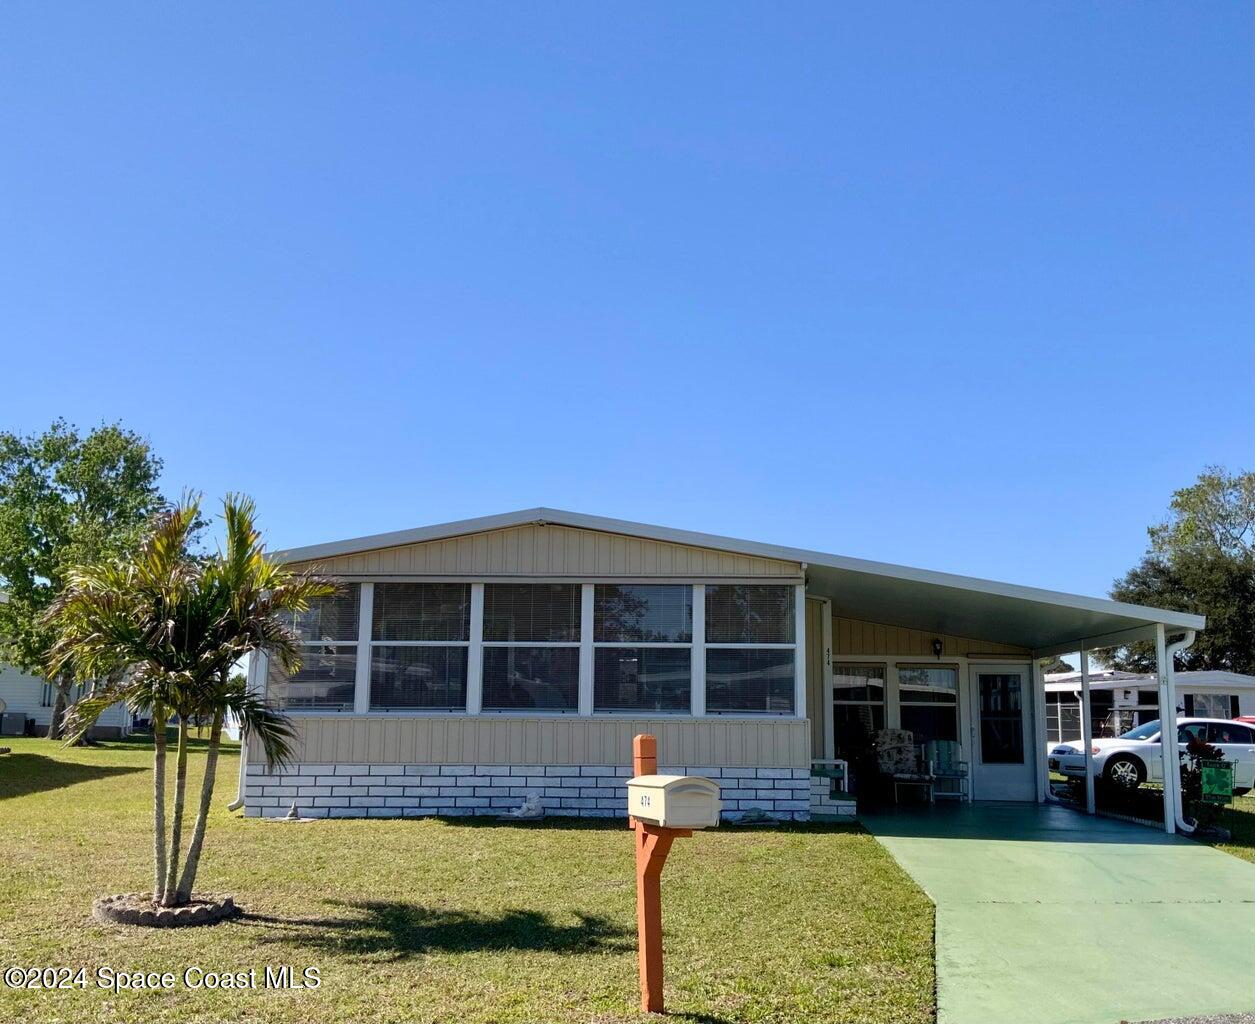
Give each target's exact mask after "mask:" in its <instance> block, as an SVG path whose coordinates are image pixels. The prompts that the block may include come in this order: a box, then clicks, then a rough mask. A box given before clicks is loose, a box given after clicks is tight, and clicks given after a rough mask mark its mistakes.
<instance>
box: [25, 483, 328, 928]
mask: <svg viewBox="0 0 1255 1024" xmlns="http://www.w3.org/2000/svg"><path fill="white" fill-rule="evenodd" d="M223 519H224V523H225V532H226V537H225V543H224V546H223V547H222V548H221V549H219V550H218V551H217V552H215V553H214V554H212V555H200V554H196V553H195V552H194V551H193V541H194V538H195V533H196V531H197V528H198V525H199V524H200V521H201V520H200V499H199V498H198V497H187V498H185V499H184V500H183V502H182V503H180V504H179V505H178V506H176V507H175V508H172V509H170V510H169V511H168V512H166V513H164V514H162V515H161V516H160V518H159V519H158V520H157V521H156V523H155V525H154V528H153V530H152V532H151V533H150V534H149V536H148V537H147V538H146V540H145V542H144V544H143V545H142V547H141V548H140V550H139V551H138V552H137V553H136V554H135V555H134V556H133V557H131V558H128V559H125V560H122V561H115V562H109V563H105V564H102V565H95V566H84V567H81V568H78V569H76V570H73V571H72V572H71V573H70V574H69V576H68V582H67V585H66V587H65V589H64V591H63V592H62V595H61V597H60V598H59V599H58V600H57V601H56V603H55V604H54V605H53V606H52V608H50V609H49V613H48V616H49V621H50V622H52V623H53V625H54V626H55V627H56V629H57V634H58V638H57V641H56V643H55V645H54V646H53V651H52V660H51V664H50V666H49V668H50V670H51V671H57V670H59V669H60V668H61V667H62V666H65V665H68V664H71V663H73V665H74V666H75V668H76V669H77V671H79V672H81V673H83V674H85V675H89V676H90V675H95V676H97V677H103V676H106V675H107V674H108V673H109V672H112V673H113V676H112V677H111V679H109V680H107V681H106V682H105V683H104V684H102V685H101V686H100V687H98V688H97V689H95V690H94V691H93V692H92V693H91V695H90V696H88V697H87V698H85V699H83V700H81V701H79V702H78V704H77V705H76V706H75V708H74V711H73V713H72V716H71V718H70V725H69V733H70V737H71V739H73V738H76V737H78V736H81V735H83V734H84V733H85V732H86V731H87V729H89V728H90V727H91V725H92V723H93V722H95V720H96V719H97V718H98V717H99V716H100V714H101V712H103V711H104V709H105V708H107V707H109V706H110V705H111V704H114V703H117V702H118V701H124V702H126V703H127V704H128V705H130V706H131V707H132V708H133V709H134V710H136V711H139V712H146V713H148V714H150V715H151V717H152V722H153V740H154V756H153V902H154V903H159V904H161V905H162V906H166V907H173V906H181V905H183V904H186V903H187V902H189V900H190V899H191V895H192V888H193V885H194V884H195V881H196V872H197V869H198V868H199V865H200V855H201V850H202V847H203V845H204V837H205V826H206V824H207V822H208V818H209V808H210V802H211V800H212V797H213V787H214V780H215V777H216V773H217V766H218V754H219V750H220V748H221V744H222V729H223V725H224V723H225V722H226V719H227V718H228V716H234V717H235V718H236V719H237V720H238V721H239V722H240V724H241V727H242V731H243V735H244V736H245V737H246V738H247V739H250V740H256V741H258V742H259V743H260V744H261V748H262V751H263V753H264V755H265V759H266V763H267V764H268V765H271V766H273V765H275V764H281V763H283V762H284V761H286V760H288V759H289V758H290V756H291V753H292V739H293V730H292V725H291V722H290V720H289V719H288V718H287V716H286V715H284V714H283V713H282V712H280V711H278V710H276V709H275V708H272V707H270V706H269V705H268V704H266V702H265V701H264V700H262V699H261V698H259V697H258V696H256V695H255V694H252V693H250V692H249V691H248V688H247V686H246V685H245V684H244V680H243V677H242V676H239V675H237V674H234V672H233V670H234V668H235V666H236V664H237V663H238V662H239V660H240V659H241V658H243V657H244V656H246V655H249V654H252V653H254V652H259V651H261V652H265V653H267V654H268V655H269V656H270V657H271V658H273V659H274V660H275V661H277V662H278V663H279V664H280V665H281V666H283V667H284V668H285V669H287V670H288V671H296V670H297V669H298V668H299V667H300V657H299V654H298V647H297V643H298V638H297V636H296V634H295V632H294V631H293V629H292V626H291V617H292V615H293V614H295V613H297V612H301V611H304V610H305V609H306V608H308V606H309V602H310V600H312V599H314V598H317V597H323V596H327V595H329V594H332V593H334V592H335V585H334V584H333V583H332V582H331V581H329V580H325V579H322V578H320V577H317V576H314V575H312V574H310V573H293V572H291V571H290V570H288V569H286V568H284V567H283V566H282V565H280V564H279V563H277V562H275V561H273V560H271V559H270V558H268V557H267V556H266V554H265V550H264V547H263V545H262V539H261V534H260V533H259V532H258V530H257V528H256V525H255V519H256V508H255V506H254V504H253V502H252V501H251V500H250V499H248V498H245V497H243V496H237V495H227V497H226V498H225V499H224V501H223ZM119 666H124V671H123V672H122V673H120V674H119V673H118V672H117V669H118V667H119ZM175 718H177V720H178V746H177V754H176V759H175V778H174V801H173V805H172V808H171V815H170V835H169V839H168V842H167V837H166V758H167V749H166V747H167V740H166V728H167V723H168V722H170V721H172V720H174V719H175ZM200 720H206V721H209V722H210V723H211V724H210V733H209V745H208V750H207V755H206V758H205V777H204V782H203V784H202V786H201V794H200V801H199V804H198V806H197V812H196V820H195V823H194V825H193V828H192V835H191V840H190V842H189V844H188V848H187V854H186V858H184V857H183V851H182V841H183V821H184V810H185V796H186V786H187V753H188V730H189V726H190V723H191V722H193V721H200ZM180 867H181V868H182V870H180Z"/></svg>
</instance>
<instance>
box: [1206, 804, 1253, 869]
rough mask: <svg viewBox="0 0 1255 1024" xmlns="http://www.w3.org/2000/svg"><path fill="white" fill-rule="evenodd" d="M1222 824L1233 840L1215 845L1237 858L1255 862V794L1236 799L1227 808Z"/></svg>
mask: <svg viewBox="0 0 1255 1024" xmlns="http://www.w3.org/2000/svg"><path fill="white" fill-rule="evenodd" d="M1220 824H1221V825H1223V826H1224V827H1225V828H1227V829H1228V830H1229V832H1230V834H1231V836H1232V838H1231V839H1230V840H1229V841H1228V842H1225V843H1220V842H1217V843H1214V844H1213V845H1214V846H1216V847H1217V848H1218V849H1221V850H1224V851H1225V852H1226V853H1231V854H1233V856H1235V857H1241V858H1242V859H1243V860H1249V861H1252V862H1255V793H1251V794H1248V795H1247V796H1239V797H1235V798H1234V801H1233V805H1232V806H1231V807H1226V808H1225V811H1224V814H1223V815H1222V817H1221V819H1220Z"/></svg>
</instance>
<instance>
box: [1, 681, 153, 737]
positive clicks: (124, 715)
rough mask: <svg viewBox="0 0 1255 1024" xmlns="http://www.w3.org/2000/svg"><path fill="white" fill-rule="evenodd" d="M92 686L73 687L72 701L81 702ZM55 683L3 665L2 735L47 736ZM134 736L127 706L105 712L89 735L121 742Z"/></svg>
mask: <svg viewBox="0 0 1255 1024" xmlns="http://www.w3.org/2000/svg"><path fill="white" fill-rule="evenodd" d="M87 689H89V687H84V686H83V685H78V686H74V687H72V688H71V690H70V700H71V702H73V701H76V700H78V699H79V698H80V697H82V696H83V694H84V693H85V692H86V690H87ZM53 696H54V694H53V688H52V684H51V683H50V682H48V681H47V680H46V679H42V678H40V677H39V676H35V675H30V674H29V673H26V672H23V671H21V670H20V669H17V668H14V667H13V666H12V665H0V714H2V715H3V716H4V717H3V719H0V724H2V726H3V728H0V732H3V733H4V734H6V735H10V736H22V735H28V734H29V735H35V736H46V735H47V734H48V725H49V723H50V722H51V721H52V699H53ZM130 733H131V712H130V710H129V709H128V708H127V706H126V705H125V704H114V705H112V706H110V707H108V708H106V709H105V710H104V712H103V713H102V714H101V716H100V718H99V720H98V721H97V722H96V724H95V725H94V726H92V729H91V732H90V733H89V734H88V735H90V736H91V738H92V739H120V738H121V737H123V736H129V735H130Z"/></svg>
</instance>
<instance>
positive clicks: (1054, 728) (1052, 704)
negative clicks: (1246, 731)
mask: <svg viewBox="0 0 1255 1024" xmlns="http://www.w3.org/2000/svg"><path fill="white" fill-rule="evenodd" d="M1174 675H1175V680H1176V711H1177V713H1178V714H1180V715H1184V716H1185V717H1186V718H1193V717H1194V716H1195V715H1197V716H1198V717H1200V718H1237V717H1238V716H1239V715H1251V716H1255V676H1248V675H1243V674H1242V673H1239V672H1225V671H1221V670H1198V671H1191V672H1177V673H1175V674H1174ZM1089 691H1090V713H1091V718H1090V721H1091V722H1092V723H1093V728H1092V730H1091V731H1092V732H1093V733H1094V736H1095V737H1101V736H1119V735H1120V734H1121V733H1123V732H1126V731H1127V730H1129V729H1132V728H1134V727H1136V726H1139V725H1142V724H1143V723H1145V722H1150V721H1153V720H1155V719H1158V718H1159V689H1158V685H1157V683H1156V680H1155V677H1154V676H1153V675H1150V674H1149V673H1138V672H1123V671H1118V670H1105V671H1097V672H1090V673H1089ZM1083 700H1084V688H1083V686H1082V680H1081V673H1080V672H1052V673H1049V674H1047V676H1046V738H1047V739H1048V740H1049V741H1050V743H1051V744H1052V745H1053V744H1055V743H1066V742H1067V741H1069V740H1077V739H1079V738H1080V736H1081V732H1082V728H1081V722H1082V721H1083V718H1082V716H1081V705H1082V702H1083Z"/></svg>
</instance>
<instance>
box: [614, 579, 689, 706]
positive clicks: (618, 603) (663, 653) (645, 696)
mask: <svg viewBox="0 0 1255 1024" xmlns="http://www.w3.org/2000/svg"><path fill="white" fill-rule="evenodd" d="M593 608H594V612H593V641H594V646H595V653H594V657H593V710H594V711H598V712H601V711H637V712H640V711H646V712H686V711H688V710H689V709H690V707H691V703H692V693H693V646H692V642H693V588H692V587H691V586H680V585H674V584H641V585H630V584H605V585H602V584H599V585H598V586H597V587H596V588H595V591H594V603H593Z"/></svg>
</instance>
